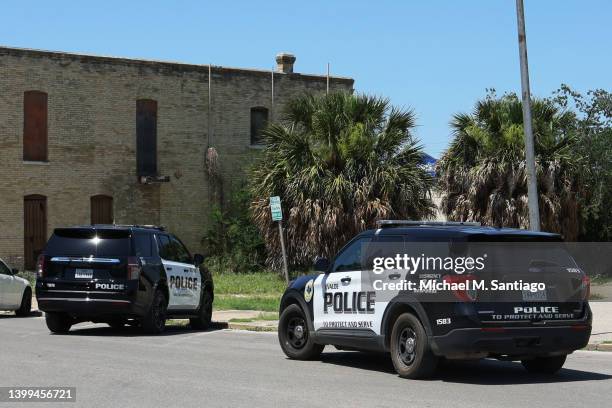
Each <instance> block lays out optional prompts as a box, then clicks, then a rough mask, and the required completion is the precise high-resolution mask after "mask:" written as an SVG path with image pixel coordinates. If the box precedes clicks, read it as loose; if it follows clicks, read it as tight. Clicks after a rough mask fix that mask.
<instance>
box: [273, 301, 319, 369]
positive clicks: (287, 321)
mask: <svg viewBox="0 0 612 408" xmlns="http://www.w3.org/2000/svg"><path fill="white" fill-rule="evenodd" d="M278 341H279V342H280V346H281V348H282V349H283V352H284V353H285V355H286V356H287V357H289V358H292V359H295V360H313V359H315V358H317V357H319V356H320V355H321V352H323V348H325V346H324V345H321V344H316V343H315V342H314V339H313V338H312V336H311V333H310V330H309V329H308V324H307V322H306V316H305V315H304V312H303V311H302V308H301V307H299V306H298V305H296V304H293V305H289V306H287V308H286V309H285V310H283V312H282V313H281V315H280V319H279V321H278Z"/></svg>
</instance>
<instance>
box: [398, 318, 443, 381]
mask: <svg viewBox="0 0 612 408" xmlns="http://www.w3.org/2000/svg"><path fill="white" fill-rule="evenodd" d="M390 343H391V344H390V346H391V361H392V362H393V366H394V367H395V371H397V373H398V374H399V376H400V377H402V378H413V379H416V378H427V377H429V376H431V375H432V374H433V373H434V372H435V371H436V367H437V364H438V357H436V356H435V355H434V354H433V353H432V351H431V348H430V346H429V340H428V338H427V333H426V332H425V328H424V327H423V325H422V324H421V322H420V321H419V319H417V318H416V316H414V315H412V314H410V313H404V314H402V315H400V316H399V317H398V318H397V320H396V321H395V323H394V325H393V330H392V331H391V342H390Z"/></svg>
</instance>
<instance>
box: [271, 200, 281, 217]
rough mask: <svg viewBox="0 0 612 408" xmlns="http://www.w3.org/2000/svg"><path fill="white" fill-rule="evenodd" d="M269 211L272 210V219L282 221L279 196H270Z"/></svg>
mask: <svg viewBox="0 0 612 408" xmlns="http://www.w3.org/2000/svg"><path fill="white" fill-rule="evenodd" d="M270 211H271V212H272V221H282V219H283V210H282V209H281V200H280V197H279V196H274V197H270Z"/></svg>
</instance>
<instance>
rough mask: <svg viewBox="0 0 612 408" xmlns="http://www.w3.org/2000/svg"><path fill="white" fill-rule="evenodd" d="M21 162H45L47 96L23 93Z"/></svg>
mask: <svg viewBox="0 0 612 408" xmlns="http://www.w3.org/2000/svg"><path fill="white" fill-rule="evenodd" d="M23 160H26V161H47V94H46V93H44V92H41V91H26V92H24V93H23Z"/></svg>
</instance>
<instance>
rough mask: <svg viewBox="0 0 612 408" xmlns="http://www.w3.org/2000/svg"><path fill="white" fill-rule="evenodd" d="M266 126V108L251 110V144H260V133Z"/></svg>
mask: <svg viewBox="0 0 612 408" xmlns="http://www.w3.org/2000/svg"><path fill="white" fill-rule="evenodd" d="M267 125H268V108H264V107H262V106H258V107H255V108H251V144H252V145H258V144H262V143H263V140H262V136H261V131H262V130H264V128H265V127H266V126H267Z"/></svg>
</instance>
